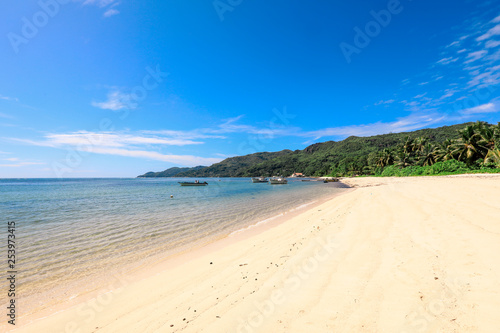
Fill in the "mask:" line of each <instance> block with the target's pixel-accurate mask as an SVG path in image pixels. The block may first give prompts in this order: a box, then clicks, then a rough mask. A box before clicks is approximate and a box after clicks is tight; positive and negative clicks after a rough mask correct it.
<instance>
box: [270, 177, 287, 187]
mask: <svg viewBox="0 0 500 333" xmlns="http://www.w3.org/2000/svg"><path fill="white" fill-rule="evenodd" d="M269 184H271V185H281V184H288V180H286V178H283V177H273V178H270V179H269Z"/></svg>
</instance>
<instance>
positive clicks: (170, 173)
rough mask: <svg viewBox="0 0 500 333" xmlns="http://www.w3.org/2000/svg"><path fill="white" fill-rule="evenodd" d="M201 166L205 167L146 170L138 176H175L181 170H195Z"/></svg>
mask: <svg viewBox="0 0 500 333" xmlns="http://www.w3.org/2000/svg"><path fill="white" fill-rule="evenodd" d="M203 168H206V166H202V165H199V166H195V167H192V168H178V167H173V168H170V169H167V170H164V171H161V172H153V171H150V172H146V173H145V174H143V175H140V176H139V178H152V177H177V176H176V175H178V174H179V173H181V172H187V171H196V170H199V169H203Z"/></svg>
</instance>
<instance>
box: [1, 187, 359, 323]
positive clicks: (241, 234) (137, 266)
mask: <svg viewBox="0 0 500 333" xmlns="http://www.w3.org/2000/svg"><path fill="white" fill-rule="evenodd" d="M343 190H344V191H342V192H338V193H334V194H333V195H332V194H330V195H325V196H323V197H319V198H315V199H311V201H309V202H307V203H306V204H302V205H300V206H298V207H293V206H291V207H290V208H289V209H287V210H283V211H281V213H279V214H277V215H274V216H271V217H269V218H267V219H264V220H255V221H252V222H251V223H250V224H248V225H246V226H243V227H242V228H241V229H234V230H233V229H229V230H227V231H224V232H220V233H218V234H216V235H210V236H207V237H203V238H200V239H198V240H196V241H194V242H191V243H188V244H185V245H183V246H181V247H176V248H173V249H172V250H170V251H168V252H166V253H164V254H163V255H161V256H155V257H153V258H147V259H145V260H144V261H141V262H139V263H130V264H128V265H125V266H120V267H119V268H118V269H115V268H110V270H109V274H110V275H111V276H112V277H113V279H112V281H111V282H109V283H106V284H104V285H99V284H98V283H95V282H94V281H93V280H86V281H83V282H86V287H85V288H80V286H79V285H78V284H79V283H82V281H80V280H76V281H71V283H70V284H66V283H65V284H64V288H63V289H61V290H60V291H56V290H47V291H44V292H43V296H44V297H49V298H50V299H51V300H57V302H56V303H54V302H52V303H51V304H50V306H43V307H42V306H39V307H38V308H37V309H36V311H35V312H30V313H22V310H21V313H18V316H17V317H18V318H16V322H17V323H18V324H17V325H16V327H12V325H6V326H3V325H4V324H5V323H4V322H1V323H0V331H2V330H3V329H4V328H5V329H6V330H7V331H17V330H19V329H22V328H23V327H24V326H26V325H31V324H33V323H36V322H39V321H40V320H44V319H45V318H48V317H51V316H53V315H54V314H58V313H60V312H64V311H66V310H68V309H71V308H73V307H77V306H78V305H81V304H84V303H86V302H88V301H92V299H96V298H97V297H101V296H102V295H105V294H108V293H112V292H114V291H116V289H120V288H119V287H120V286H122V285H123V284H126V285H128V284H130V283H132V282H139V281H142V280H144V279H146V278H147V277H150V276H152V275H155V274H158V273H160V272H162V271H165V270H166V269H170V268H172V267H176V266H178V265H180V264H182V263H183V262H184V261H186V260H192V259H193V258H196V257H198V256H200V255H203V254H204V253H206V252H211V251H214V250H216V249H220V248H223V247H225V246H227V245H229V244H233V243H235V242H238V241H240V240H242V239H246V238H248V237H252V236H253V235H256V234H260V233H262V232H264V231H266V230H268V229H269V228H273V227H275V226H277V225H279V224H281V223H284V222H286V221H287V219H289V218H291V217H293V216H296V215H298V214H300V213H302V212H304V211H306V210H308V209H313V208H314V207H316V206H318V205H320V204H322V203H324V202H326V201H329V200H331V199H333V198H335V197H336V196H338V195H341V194H343V193H345V192H347V191H349V188H348V187H347V186H346V187H345V188H344V189H343ZM88 282H90V284H88ZM103 287H104V288H103ZM89 288H90V289H89ZM54 291H56V293H55V294H54V293H53V292H54ZM61 296H63V298H61ZM26 300H28V301H33V299H32V298H30V299H21V300H20V301H21V302H22V301H26ZM34 300H35V301H37V302H40V304H41V302H42V301H41V300H40V298H39V297H38V298H35V299H34Z"/></svg>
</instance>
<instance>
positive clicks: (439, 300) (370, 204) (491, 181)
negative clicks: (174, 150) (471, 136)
mask: <svg viewBox="0 0 500 333" xmlns="http://www.w3.org/2000/svg"><path fill="white" fill-rule="evenodd" d="M346 182H347V183H348V184H349V185H351V186H354V187H356V189H355V190H352V191H350V192H348V193H346V194H343V195H341V196H338V197H336V198H334V199H332V200H330V201H328V202H326V203H323V204H321V205H319V206H316V207H314V208H313V209H310V210H308V211H306V212H304V213H301V214H300V215H297V216H294V217H292V218H290V219H288V220H287V221H286V222H284V223H281V224H279V225H277V226H273V227H271V228H269V227H268V228H267V229H266V230H264V231H262V232H258V231H257V230H253V232H252V234H248V235H245V236H243V235H237V236H235V237H231V238H229V239H225V240H223V241H221V242H218V243H217V244H213V245H211V246H209V247H206V248H203V249H201V250H197V251H195V252H192V253H188V254H185V255H181V256H178V257H176V258H174V259H172V260H171V261H169V262H167V263H165V264H164V265H163V266H162V267H161V269H158V270H157V271H156V272H155V273H154V274H153V275H152V273H149V274H145V276H144V277H143V278H141V279H139V280H132V279H130V277H129V276H127V274H121V275H115V276H110V277H109V288H108V289H109V290H112V291H110V292H107V293H105V294H101V295H100V296H98V297H96V298H94V299H91V300H89V301H86V302H84V303H82V304H80V305H77V306H75V307H71V308H68V309H65V310H62V311H60V312H57V313H55V314H52V315H51V316H49V317H46V318H43V319H41V320H38V321H35V322H34V323H32V324H29V325H25V326H22V327H19V328H18V329H17V330H16V332H36V333H41V332H50V333H53V332H54V333H55V332H82V333H84V332H181V331H182V332H499V331H500V316H499V315H498V311H499V309H500V282H499V281H500V259H499V254H500V176H497V175H489V176H480V175H479V176H476V175H475V176H457V177H454V176H452V177H418V178H359V179H349V180H346ZM256 229H257V228H256ZM19 311H22V306H20V310H19ZM3 324H4V323H2V325H3Z"/></svg>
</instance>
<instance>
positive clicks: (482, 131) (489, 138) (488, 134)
mask: <svg viewBox="0 0 500 333" xmlns="http://www.w3.org/2000/svg"><path fill="white" fill-rule="evenodd" d="M474 127H475V129H476V132H477V133H478V134H479V136H480V137H481V140H480V141H479V145H481V146H482V147H483V148H484V149H486V150H490V149H493V148H495V134H496V133H495V131H496V130H495V126H490V125H489V124H488V123H485V122H481V121H478V122H476V123H475V124H474Z"/></svg>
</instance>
